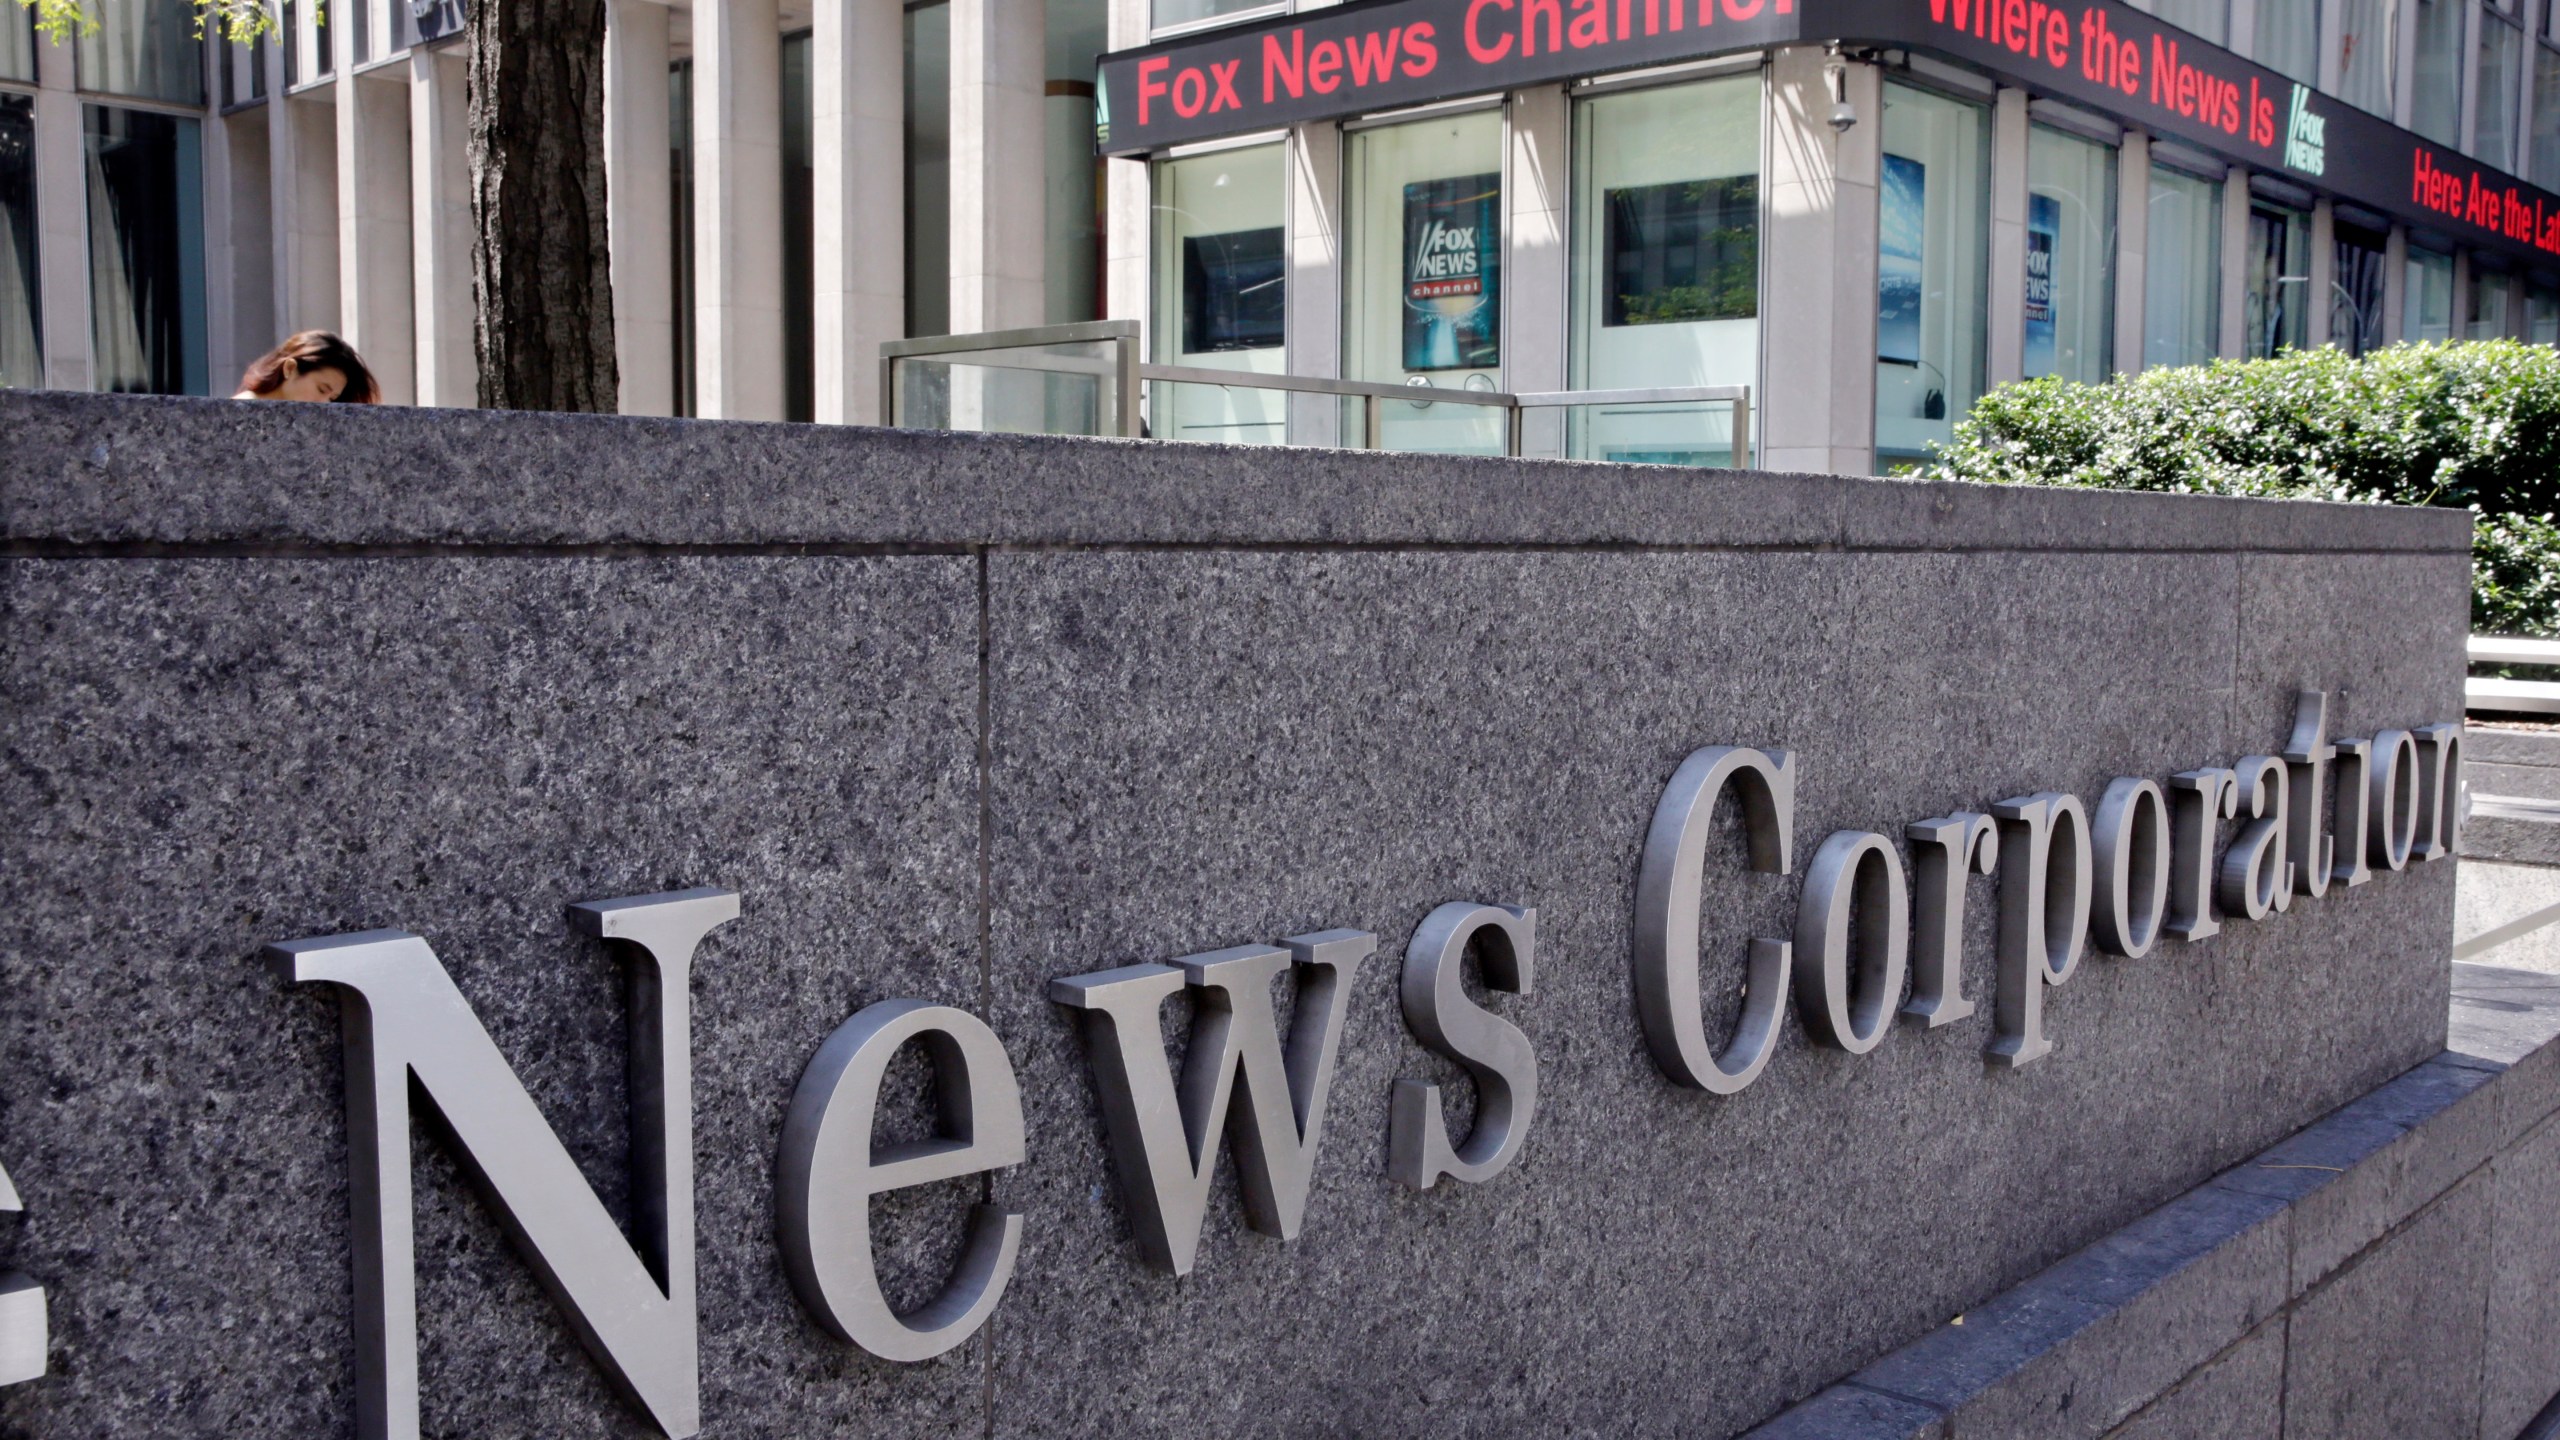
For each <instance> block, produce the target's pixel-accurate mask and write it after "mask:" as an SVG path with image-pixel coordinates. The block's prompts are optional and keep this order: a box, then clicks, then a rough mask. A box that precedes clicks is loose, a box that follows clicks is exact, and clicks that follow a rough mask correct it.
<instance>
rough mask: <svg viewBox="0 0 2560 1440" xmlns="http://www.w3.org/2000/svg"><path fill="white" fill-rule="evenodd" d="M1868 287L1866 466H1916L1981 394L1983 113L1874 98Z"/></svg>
mask: <svg viewBox="0 0 2560 1440" xmlns="http://www.w3.org/2000/svg"><path fill="white" fill-rule="evenodd" d="M1883 145H1884V169H1883V173H1882V182H1883V183H1882V186H1881V194H1880V196H1879V204H1880V214H1879V216H1878V220H1879V226H1880V228H1879V232H1878V245H1879V250H1880V253H1879V255H1878V257H1877V278H1876V460H1877V463H1878V464H1879V465H1881V466H1883V467H1885V468H1888V469H1890V468H1892V467H1894V466H1895V465H1896V464H1898V463H1907V462H1910V461H1915V460H1919V459H1921V458H1923V457H1925V456H1926V455H1927V453H1928V446H1929V444H1930V442H1932V441H1944V440H1951V439H1953V438H1954V436H1955V422H1956V420H1957V418H1958V417H1960V416H1962V415H1963V414H1964V413H1965V412H1966V411H1967V410H1970V409H1972V408H1973V402H1974V400H1975V399H1976V398H1977V397H1979V396H1980V395H1981V394H1982V351H1983V346H1982V338H1983V337H1982V328H1983V308H1984V305H1983V302H1984V298H1985V297H1984V294H1983V285H1984V283H1985V276H1986V274H1987V272H1988V270H1989V268H1990V256H1989V251H1988V245H1989V241H1990V232H1991V169H1990V166H1991V112H1990V110H1989V109H1988V108H1987V107H1985V106H1981V105H1975V104H1972V103H1969V102H1967V101H1963V100H1953V99H1949V98H1947V97H1946V96H1943V95H1937V94H1933V93H1931V92H1929V91H1926V90H1915V89H1913V88H1911V87H1910V86H1907V85H1894V84H1888V85H1886V86H1885V91H1884V126H1883Z"/></svg>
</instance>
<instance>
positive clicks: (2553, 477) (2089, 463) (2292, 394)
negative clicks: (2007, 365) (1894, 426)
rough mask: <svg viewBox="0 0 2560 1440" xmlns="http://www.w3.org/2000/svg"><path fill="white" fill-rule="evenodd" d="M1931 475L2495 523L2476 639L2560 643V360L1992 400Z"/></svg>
mask: <svg viewBox="0 0 2560 1440" xmlns="http://www.w3.org/2000/svg"><path fill="white" fill-rule="evenodd" d="M1927 473H1929V474H1930V475H1932V476H1935V477H1939V478H1944V479H1953V480H1985V481H1993V482H1998V483H2003V484H2019V485H2089V486H2097V487H2101V488H2106V489H2117V490H2170V491H2187V492H2193V493H2198V494H2209V495H2255V496H2267V497H2277V498H2312V499H2324V500H2355V501H2378V502H2385V503H2389V504H2396V505H2441V506H2452V507H2458V508H2463V509H2469V510H2472V511H2474V512H2476V513H2477V514H2478V515H2479V516H2480V520H2479V524H2478V526H2477V529H2476V531H2475V539H2474V541H2473V548H2472V577H2473V584H2472V626H2473V628H2474V629H2477V630H2481V631H2486V632H2496V633H2507V634H2539V635H2560V526H2555V525H2554V523H2553V521H2552V518H2551V517H2552V515H2553V513H2554V512H2560V350H2554V349H2552V348H2550V347H2546V346H2539V345H2525V344H2520V343H2518V342H2516V341H2513V340H2485V341H2469V342H2462V343H2455V344H2434V345H2397V346H2393V347H2392V348H2390V349H2388V350H2383V351H2379V352H2377V353H2375V354H2372V355H2368V356H2365V357H2363V358H2362V359H2356V358H2351V357H2349V356H2348V355H2347V354H2345V353H2344V352H2343V351H2338V350H2332V349H2326V348H2323V349H2317V350H2296V351H2292V352H2290V353H2287V354H2285V355H2282V356H2279V357H2277V358H2276V359H2273V360H2251V361H2238V360H2218V361H2215V362H2214V363H2212V364H2210V365H2193V366H2181V367H2174V368H2161V369H2153V370H2145V371H2143V372H2141V373H2140V374H2138V375H2132V376H2124V377H2119V378H2118V379H2116V380H2115V381H2113V382H2112V383H2109V384H2105V385H2079V384H2073V383H2071V382H2068V381H2062V380H2029V381H2025V382H2023V383H2020V384H2015V385H2004V386H2002V387H2000V388H1999V389H1997V390H1994V391H1992V392H1991V393H1990V394H1988V395H1986V396H1984V397H1983V398H1982V400H1981V401H1980V403H1978V404H1976V405H1975V406H1974V409H1973V413H1972V414H1971V415H1970V416H1968V417H1967V418H1966V419H1964V420H1963V421H1961V422H1959V423H1958V424H1957V426H1956V436H1955V439H1954V441H1953V442H1952V443H1950V444H1947V445H1943V446H1940V447H1939V448H1938V451H1937V454H1936V455H1935V456H1934V457H1933V459H1932V463H1931V465H1930V466H1929V468H1928V471H1927Z"/></svg>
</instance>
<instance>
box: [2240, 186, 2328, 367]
mask: <svg viewBox="0 0 2560 1440" xmlns="http://www.w3.org/2000/svg"><path fill="white" fill-rule="evenodd" d="M2310 291H2311V217H2310V216H2309V215H2306V214H2304V213H2303V212H2301V211H2299V210H2289V209H2286V208H2284V207H2283V206H2279V205H2268V204H2263V203H2262V204H2258V205H2254V206H2251V207H2250V210H2249V293H2248V298H2247V305H2246V314H2247V317H2248V319H2247V323H2248V326H2249V328H2248V331H2247V333H2246V337H2245V341H2244V348H2245V351H2246V353H2247V354H2248V356H2249V358H2251V359H2253V360H2264V359H2266V358H2268V357H2269V356H2272V355H2275V354H2278V353H2280V352H2282V351H2286V350H2299V349H2301V348H2302V343H2303V337H2304V336H2305V335H2307V334H2308V333H2309V332H2310V318H2311V294H2310Z"/></svg>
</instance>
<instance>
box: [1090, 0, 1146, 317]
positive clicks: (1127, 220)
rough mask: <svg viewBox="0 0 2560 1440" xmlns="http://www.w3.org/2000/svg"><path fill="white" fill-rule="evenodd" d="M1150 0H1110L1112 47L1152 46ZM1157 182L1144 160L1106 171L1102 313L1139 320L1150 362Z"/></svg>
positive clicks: (1112, 165) (1115, 165)
mask: <svg viewBox="0 0 2560 1440" xmlns="http://www.w3.org/2000/svg"><path fill="white" fill-rule="evenodd" d="M1150 4H1151V0H1111V11H1110V16H1109V21H1108V31H1109V39H1110V45H1111V48H1112V49H1114V50H1126V49H1129V48H1130V47H1132V46H1136V45H1144V44H1145V43H1147V29H1148V24H1149V19H1148V17H1149V7H1150ZM1153 179H1154V177H1153V176H1152V174H1151V173H1150V172H1149V170H1148V168H1147V162H1145V161H1143V160H1113V161H1110V162H1109V163H1107V164H1105V165H1104V166H1103V172H1102V186H1103V189H1102V210H1103V213H1102V279H1103V295H1102V313H1103V314H1105V315H1108V316H1110V317H1111V318H1112V319H1114V320H1135V321H1137V322H1138V324H1139V327H1140V328H1139V336H1140V340H1141V345H1140V350H1139V353H1141V354H1143V355H1145V356H1147V357H1148V358H1149V359H1153V358H1154V357H1155V351H1154V350H1153V349H1152V348H1149V347H1150V346H1151V345H1152V344H1153V340H1154V337H1153V335H1152V334H1151V333H1149V327H1151V326H1152V325H1153V323H1154V322H1153V320H1152V318H1151V317H1150V316H1149V314H1148V312H1149V310H1150V308H1151V307H1152V304H1153V300H1152V297H1151V294H1150V291H1151V289H1152V286H1153V284H1154V275H1153V273H1152V271H1151V270H1150V268H1149V263H1148V254H1149V251H1150V250H1151V249H1152V248H1153V239H1154V235H1155V215H1154V211H1153V206H1154V196H1153V191H1154V185H1153Z"/></svg>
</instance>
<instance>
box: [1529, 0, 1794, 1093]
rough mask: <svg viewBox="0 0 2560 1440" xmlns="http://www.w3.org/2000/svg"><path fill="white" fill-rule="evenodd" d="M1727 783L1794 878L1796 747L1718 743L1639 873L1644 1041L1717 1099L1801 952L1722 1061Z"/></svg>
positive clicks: (1685, 775) (1756, 1042)
mask: <svg viewBox="0 0 2560 1440" xmlns="http://www.w3.org/2000/svg"><path fill="white" fill-rule="evenodd" d="M1479 3H1482V0H1479ZM1728 785H1731V786H1734V787H1735V789H1736V791H1737V793H1738V794H1739V795H1740V797H1741V800H1742V813H1743V822H1744V832H1745V833H1746V834H1747V835H1748V836H1749V837H1750V841H1751V868H1752V869H1754V870H1756V871H1759V872H1761V873H1763V874H1768V875H1784V874H1786V873H1787V857H1788V854H1789V852H1790V851H1791V850H1792V849H1793V848H1794V838H1795V836H1794V831H1795V811H1796V757H1795V754H1794V752H1792V751H1788V750H1749V749H1745V748H1743V747H1741V746H1738V745H1716V746H1711V747H1709V748H1707V749H1704V750H1701V751H1699V752H1697V753H1696V754H1694V755H1691V756H1690V757H1689V758H1688V759H1686V760H1684V761H1682V762H1681V763H1680V769H1679V770H1678V771H1677V772H1676V773H1674V774H1673V775H1672V777H1671V783H1670V785H1668V786H1667V787H1665V788H1664V790H1663V792H1662V801H1661V803H1660V804H1658V805H1656V806H1655V807H1654V811H1653V827H1652V829H1651V830H1649V831H1648V832H1647V833H1646V835H1645V841H1644V862H1643V868H1642V870H1641V871H1640V872H1639V874H1638V875H1637V877H1636V927H1635V970H1636V1013H1637V1015H1638V1017H1639V1018H1641V1019H1642V1020H1643V1022H1644V1039H1645V1045H1646V1047H1647V1048H1648V1049H1650V1050H1651V1051H1652V1052H1653V1063H1654V1064H1656V1065H1659V1066H1661V1067H1662V1073H1664V1074H1666V1075H1668V1076H1670V1077H1671V1078H1672V1079H1673V1080H1675V1081H1677V1082H1679V1083H1680V1084H1683V1085H1686V1086H1689V1087H1691V1088H1692V1089H1697V1090H1704V1091H1706V1092H1708V1093H1709V1094H1712V1095H1733V1094H1737V1093H1739V1092H1740V1091H1741V1090H1742V1088H1743V1087H1744V1086H1746V1085H1749V1084H1750V1083H1751V1082H1752V1081H1754V1080H1757V1079H1759V1078H1760V1072H1761V1071H1762V1070H1764V1069H1766V1068H1768V1064H1769V1055H1770V1052H1771V1050H1772V1049H1774V1048H1775V1044H1776V1041H1777V1038H1778V1016H1779V1011H1780V1008H1781V1007H1782V1006H1784V1005H1785V1004H1786V998H1787V995H1786V992H1787V971H1788V968H1789V967H1790V965H1791V964H1792V962H1793V958H1794V952H1793V949H1792V947H1790V946H1789V945H1788V944H1787V943H1786V942H1785V941H1783V940H1754V941H1752V942H1751V970H1750V989H1749V992H1748V994H1747V995H1746V996H1745V997H1744V1001H1743V1007H1742V1022H1741V1024H1740V1025H1739V1026H1738V1027H1737V1028H1736V1030H1735V1033H1734V1038H1733V1043H1732V1045H1731V1046H1730V1047H1729V1048H1728V1049H1727V1050H1726V1052H1725V1054H1724V1055H1723V1056H1722V1057H1718V1056H1717V1055H1716V1053H1715V1052H1714V1050H1713V1049H1711V1048H1710V1047H1709V1046H1708V1044H1707V1035H1706V1019H1705V1015H1704V1013H1703V1007H1702V1006H1701V1005H1700V1003H1699V1000H1698V899H1699V894H1700V892H1701V890H1702V889H1703V887H1704V883H1705V866H1706V854H1707V835H1708V829H1709V821H1711V820H1712V819H1713V818H1714V815H1715V806H1716V799H1717V797H1719V796H1721V795H1722V794H1723V793H1724V790H1725V787H1726V786H1728Z"/></svg>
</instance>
